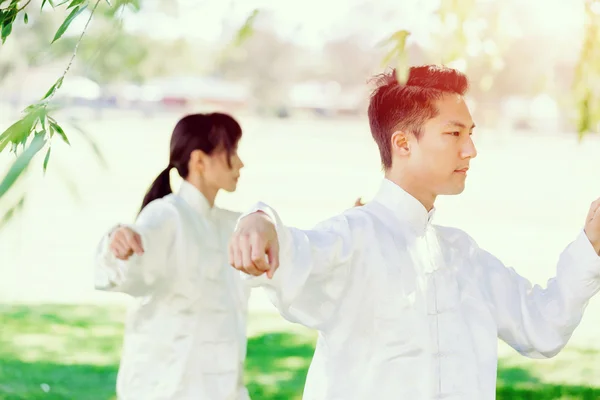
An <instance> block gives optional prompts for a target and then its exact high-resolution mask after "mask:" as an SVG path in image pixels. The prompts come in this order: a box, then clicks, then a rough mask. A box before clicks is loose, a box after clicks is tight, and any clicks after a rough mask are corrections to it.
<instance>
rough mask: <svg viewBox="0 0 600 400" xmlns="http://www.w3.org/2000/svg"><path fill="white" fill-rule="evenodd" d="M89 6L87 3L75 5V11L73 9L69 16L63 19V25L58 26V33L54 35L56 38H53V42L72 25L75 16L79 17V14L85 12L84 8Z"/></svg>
mask: <svg viewBox="0 0 600 400" xmlns="http://www.w3.org/2000/svg"><path fill="white" fill-rule="evenodd" d="M86 8H87V5H84V6H83V7H79V6H77V7H75V8H74V9H73V11H71V13H70V14H69V15H68V16H67V18H65V20H64V21H63V23H62V25H61V26H60V27H59V28H58V30H57V31H56V34H55V35H54V39H52V43H54V42H56V41H57V40H58V39H60V38H61V36H62V35H63V34H64V33H65V32H66V31H67V29H68V28H69V25H71V22H73V20H74V19H75V18H77V16H78V15H79V14H81V13H82V12H83V10H85V9H86Z"/></svg>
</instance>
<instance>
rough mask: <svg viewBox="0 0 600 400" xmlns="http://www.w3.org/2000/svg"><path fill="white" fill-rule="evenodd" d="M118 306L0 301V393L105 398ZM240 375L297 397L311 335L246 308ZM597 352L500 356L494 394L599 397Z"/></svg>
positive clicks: (260, 388)
mask: <svg viewBox="0 0 600 400" xmlns="http://www.w3.org/2000/svg"><path fill="white" fill-rule="evenodd" d="M123 318H124V310H123V309H122V308H118V307H106V306H18V305H11V306H8V305H5V306H2V305H0V400H9V399H10V400H25V399H26V400H37V399H44V400H46V399H51V400H59V399H60V400H63V399H64V400H66V399H69V400H87V399H89V400H112V399H114V384H115V379H116V374H117V368H118V362H119V352H120V347H121V338H122V336H121V335H122V332H123V322H122V321H123ZM249 333H250V336H251V337H250V339H249V343H248V360H247V365H246V380H247V383H248V389H249V390H250V394H251V395H252V397H253V399H255V400H299V399H301V396H302V388H303V386H304V380H305V377H306V372H307V370H308V366H309V364H310V360H311V357H312V355H313V351H314V340H315V334H314V333H313V332H311V331H309V330H307V329H304V328H302V327H298V326H296V325H292V324H288V323H286V322H285V321H282V320H281V318H279V317H278V316H276V315H272V314H253V315H252V316H251V322H250V326H249ZM598 361H599V360H598V353H597V352H594V351H585V350H578V349H570V348H569V349H567V350H565V352H563V354H561V356H559V357H558V358H557V359H555V360H544V361H532V360H527V359H525V358H523V357H520V356H510V357H506V358H502V359H501V360H500V366H499V371H498V385H499V389H498V392H497V395H498V397H497V398H498V399H499V400H508V399H510V400H520V399H523V400H524V399H536V400H538V399H539V400H546V399H560V400H567V399H569V400H571V399H585V400H587V399H590V400H592V399H600V389H598V388H593V387H592V385H593V384H594V383H595V384H596V385H600V380H598V377H600V365H599V364H600V363H599V362H598Z"/></svg>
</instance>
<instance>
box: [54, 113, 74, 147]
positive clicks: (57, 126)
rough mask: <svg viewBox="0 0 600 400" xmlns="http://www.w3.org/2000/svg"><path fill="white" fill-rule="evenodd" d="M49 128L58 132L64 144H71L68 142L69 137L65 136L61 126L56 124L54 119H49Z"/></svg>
mask: <svg viewBox="0 0 600 400" xmlns="http://www.w3.org/2000/svg"><path fill="white" fill-rule="evenodd" d="M50 130H55V131H56V133H58V134H59V135H60V137H61V138H62V140H64V142H65V143H66V144H68V145H69V146H70V145H71V143H69V139H68V138H67V135H66V134H65V131H64V130H63V128H61V126H60V125H58V123H56V121H55V120H53V119H51V120H50Z"/></svg>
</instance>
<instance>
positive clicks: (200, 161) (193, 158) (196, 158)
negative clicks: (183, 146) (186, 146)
mask: <svg viewBox="0 0 600 400" xmlns="http://www.w3.org/2000/svg"><path fill="white" fill-rule="evenodd" d="M206 158H207V155H206V153H205V152H203V151H202V150H199V149H196V150H194V151H192V152H191V154H190V161H189V170H190V171H192V170H194V171H198V172H204V170H205V168H206Z"/></svg>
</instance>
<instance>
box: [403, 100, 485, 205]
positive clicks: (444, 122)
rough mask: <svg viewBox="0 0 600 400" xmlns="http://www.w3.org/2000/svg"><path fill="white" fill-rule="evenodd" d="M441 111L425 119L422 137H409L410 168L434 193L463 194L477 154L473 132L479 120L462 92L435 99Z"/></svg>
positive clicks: (409, 171) (408, 167) (425, 186)
mask: <svg viewBox="0 0 600 400" xmlns="http://www.w3.org/2000/svg"><path fill="white" fill-rule="evenodd" d="M434 105H435V107H437V109H438V114H437V116H435V117H434V118H432V119H430V120H428V121H427V122H425V123H424V124H423V126H422V129H421V136H420V137H419V138H418V140H417V138H416V137H414V136H413V135H411V136H410V137H409V138H408V139H409V145H410V154H409V157H408V160H407V163H406V168H407V172H408V173H410V174H412V175H413V176H414V177H415V178H417V179H418V180H419V181H420V183H421V184H422V185H423V186H424V188H426V189H427V190H428V191H430V192H431V193H432V194H434V195H436V196H437V195H450V194H459V193H462V191H463V190H464V188H465V180H466V178H467V170H468V168H469V163H470V161H471V159H472V158H474V157H475V156H477V150H476V149H475V145H474V144H473V140H472V138H471V133H472V132H473V128H474V127H475V124H474V123H473V118H472V117H471V113H470V112H469V108H468V107H467V104H466V103H465V101H464V99H463V97H462V96H460V95H454V94H447V95H445V96H443V97H442V98H441V99H440V100H437V101H436V102H435V103H434Z"/></svg>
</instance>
